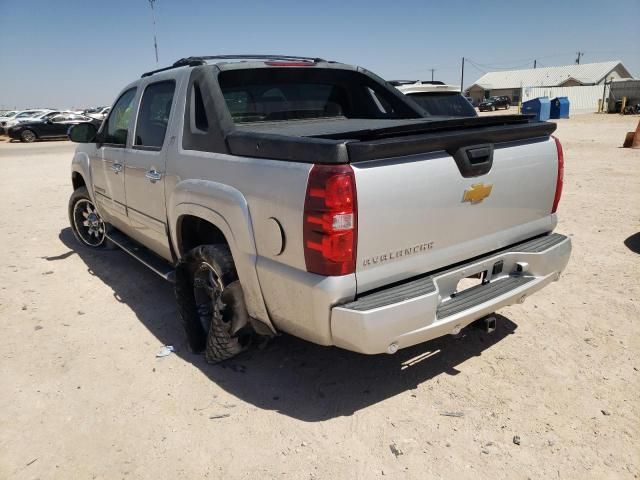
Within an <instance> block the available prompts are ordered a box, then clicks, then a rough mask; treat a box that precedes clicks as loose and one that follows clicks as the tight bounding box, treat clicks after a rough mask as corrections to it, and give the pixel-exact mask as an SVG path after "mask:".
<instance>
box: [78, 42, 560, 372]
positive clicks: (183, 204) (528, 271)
mask: <svg viewBox="0 0 640 480" xmlns="http://www.w3.org/2000/svg"><path fill="white" fill-rule="evenodd" d="M554 129H555V124H553V123H547V122H535V121H533V120H532V119H530V118H529V117H526V116H522V115H502V116H486V117H477V116H472V117H468V118H466V117H446V116H436V115H433V114H431V113H430V112H429V111H427V110H424V109H423V107H421V106H420V105H418V104H417V103H415V102H412V101H410V100H409V99H407V98H406V97H404V96H403V94H402V93H400V92H399V91H398V90H396V89H395V88H394V87H393V86H392V85H390V84H388V83H387V82H385V81H384V80H382V79H381V78H379V77H377V76H375V75H373V74H372V73H371V72H368V71H367V70H365V69H363V68H359V67H353V66H349V65H344V64H340V63H336V62H333V61H325V60H322V59H319V58H303V57H289V56H275V55H274V56H263V55H247V56H215V57H189V58H186V59H182V60H180V61H178V62H176V63H175V64H174V65H172V66H170V67H167V68H163V69H160V70H156V71H153V72H148V73H145V74H144V75H142V78H140V79H138V80H136V81H135V82H133V83H131V84H129V85H128V86H127V87H125V88H124V90H123V91H122V93H121V94H120V95H119V97H118V98H117V100H116V102H115V103H114V105H113V107H112V109H111V112H110V113H109V116H108V117H107V118H106V120H105V121H104V123H103V124H102V126H101V128H100V129H99V130H97V129H96V128H95V127H94V126H93V125H91V124H80V125H77V126H75V127H73V128H72V129H71V131H70V133H69V136H70V138H71V140H73V141H76V142H79V143H81V145H79V146H78V148H77V151H76V153H75V156H74V158H73V162H72V178H71V180H72V183H73V189H74V192H73V194H72V196H71V199H70V202H69V218H70V222H71V226H72V229H73V232H74V234H75V236H76V238H77V239H78V241H79V242H81V243H82V244H83V245H84V246H86V247H91V248H100V247H105V246H110V245H111V246H113V245H115V246H117V247H120V248H121V249H123V250H125V251H126V252H128V253H129V254H131V255H132V256H133V257H135V258H137V259H138V260H140V261H141V262H142V263H144V264H145V265H146V266H148V267H150V268H151V269H153V270H154V271H155V272H156V273H158V274H160V275H162V276H163V277H164V278H166V279H167V280H170V281H173V282H175V292H176V297H177V301H178V306H179V312H180V316H181V319H182V323H183V325H184V328H185V331H186V335H187V339H188V343H189V346H190V348H191V349H192V350H193V351H196V352H202V351H205V354H206V358H207V360H208V361H210V362H217V361H221V360H225V359H227V358H230V357H232V356H234V355H236V354H237V353H239V352H241V351H242V350H244V349H246V348H247V347H248V346H249V345H250V344H251V343H252V341H255V338H256V337H257V338H260V336H270V335H275V334H277V333H278V332H288V333H290V334H292V335H295V336H298V337H301V338H304V339H306V340H309V341H311V342H315V343H318V344H321V345H336V346H338V347H342V348H345V349H348V350H353V351H356V352H362V353H367V354H377V353H383V352H387V353H394V352H396V351H397V350H398V349H400V348H404V347H408V346H410V345H415V344H417V343H420V342H424V341H426V340H430V339H433V338H435V337H439V336H442V335H446V334H456V333H458V332H459V331H460V330H461V329H462V328H463V327H465V326H467V325H468V324H470V323H471V322H474V321H476V320H479V319H482V318H485V317H486V316H487V315H489V314H491V313H492V312H494V311H495V310H496V309H498V308H501V307H504V306H506V305H510V304H513V303H521V302H523V301H524V299H525V298H526V297H527V296H529V295H530V294H532V293H533V292H535V291H537V290H540V289H541V288H542V287H544V286H545V285H547V284H548V283H550V282H552V281H554V280H557V279H558V278H559V276H560V272H561V271H562V270H563V269H564V267H565V266H566V264H567V262H568V260H569V255H570V252H571V243H570V240H569V239H568V238H567V237H565V236H563V235H560V234H557V233H551V232H552V231H553V230H554V228H555V226H556V221H557V220H556V209H557V208H558V202H559V200H560V195H561V191H562V181H563V153H562V147H561V145H560V142H559V141H558V139H556V138H554V137H553V136H551V133H552V132H553V131H554Z"/></svg>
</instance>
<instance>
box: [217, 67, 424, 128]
mask: <svg viewBox="0 0 640 480" xmlns="http://www.w3.org/2000/svg"><path fill="white" fill-rule="evenodd" d="M218 80H219V82H220V87H221V89H222V94H223V96H224V100H225V102H226V105H227V108H228V110H229V113H230V114H231V117H232V118H233V120H234V122H236V123H247V122H273V121H282V120H303V119H314V118H416V117H417V114H416V113H415V112H414V111H413V110H412V109H411V108H410V107H408V106H407V105H406V104H405V103H404V102H402V101H400V100H399V99H398V98H396V97H394V96H393V95H391V94H390V93H389V92H388V91H387V90H385V89H384V88H383V87H382V86H380V85H379V84H377V83H376V82H374V81H372V80H371V79H370V78H369V77H367V76H365V75H363V74H361V73H358V72H352V71H347V70H329V69H316V68H314V67H304V68H263V69H246V70H230V71H226V72H222V73H220V75H219V77H218Z"/></svg>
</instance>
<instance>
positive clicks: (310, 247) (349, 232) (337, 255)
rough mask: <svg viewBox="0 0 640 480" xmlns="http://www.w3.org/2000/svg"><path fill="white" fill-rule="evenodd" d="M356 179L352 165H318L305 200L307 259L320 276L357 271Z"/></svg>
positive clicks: (311, 178) (311, 177)
mask: <svg viewBox="0 0 640 480" xmlns="http://www.w3.org/2000/svg"><path fill="white" fill-rule="evenodd" d="M357 214H358V211H357V200H356V181H355V176H354V175H353V169H352V168H351V166H349V165H314V166H313V167H312V168H311V171H310V172H309V180H308V182H307V197H306V199H305V202H304V227H303V241H304V259H305V262H306V265H307V271H308V272H313V273H318V274H320V275H346V274H348V273H353V272H355V268H356V240H357V232H358V228H357Z"/></svg>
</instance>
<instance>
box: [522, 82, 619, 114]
mask: <svg viewBox="0 0 640 480" xmlns="http://www.w3.org/2000/svg"><path fill="white" fill-rule="evenodd" d="M605 89H606V90H605ZM603 91H604V95H605V97H604V98H605V101H606V100H607V98H608V97H609V85H608V84H607V85H606V86H604V85H589V86H584V87H522V101H523V102H526V101H527V100H532V99H534V98H538V97H549V98H555V97H568V98H569V102H570V103H571V106H570V107H569V108H570V110H569V114H574V113H592V112H597V111H598V100H602V95H603Z"/></svg>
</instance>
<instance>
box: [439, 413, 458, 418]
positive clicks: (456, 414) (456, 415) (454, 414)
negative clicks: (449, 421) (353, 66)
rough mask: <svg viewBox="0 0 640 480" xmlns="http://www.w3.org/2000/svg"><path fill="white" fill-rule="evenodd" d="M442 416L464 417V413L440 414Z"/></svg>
mask: <svg viewBox="0 0 640 480" xmlns="http://www.w3.org/2000/svg"><path fill="white" fill-rule="evenodd" d="M440 415H442V416H444V417H464V413H462V412H440Z"/></svg>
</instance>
